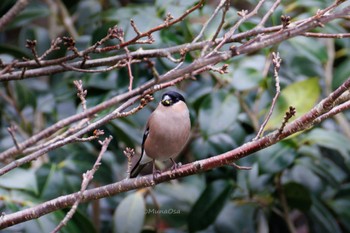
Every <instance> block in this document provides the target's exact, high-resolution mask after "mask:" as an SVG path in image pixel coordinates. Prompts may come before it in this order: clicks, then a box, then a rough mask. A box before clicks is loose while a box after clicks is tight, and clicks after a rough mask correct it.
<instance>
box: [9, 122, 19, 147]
mask: <svg viewBox="0 0 350 233" xmlns="http://www.w3.org/2000/svg"><path fill="white" fill-rule="evenodd" d="M7 131H8V132H9V133H10V135H11V138H12V140H13V143H14V144H15V147H16V148H17V150H18V149H19V146H18V142H17V139H16V135H15V134H16V131H17V126H16V125H12V124H11V126H10V127H8V128H7Z"/></svg>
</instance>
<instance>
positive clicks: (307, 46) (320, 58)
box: [289, 37, 328, 64]
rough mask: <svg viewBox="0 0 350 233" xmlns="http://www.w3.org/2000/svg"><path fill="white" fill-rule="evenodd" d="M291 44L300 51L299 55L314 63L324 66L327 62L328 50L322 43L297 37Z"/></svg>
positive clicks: (291, 40) (290, 41)
mask: <svg viewBox="0 0 350 233" xmlns="http://www.w3.org/2000/svg"><path fill="white" fill-rule="evenodd" d="M289 43H290V44H291V45H292V46H293V47H294V48H295V50H297V51H298V55H299V56H301V57H305V58H307V59H309V60H310V61H311V62H313V63H318V64H323V63H325V62H326V61H327V59H328V56H327V50H326V48H325V46H324V45H323V44H321V43H315V40H313V39H311V38H307V37H295V38H292V39H290V40H289Z"/></svg>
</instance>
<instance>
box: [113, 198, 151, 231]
mask: <svg viewBox="0 0 350 233" xmlns="http://www.w3.org/2000/svg"><path fill="white" fill-rule="evenodd" d="M145 211H146V207H145V201H144V198H143V196H142V193H140V192H136V193H133V194H131V195H128V196H127V197H125V198H124V199H123V200H122V201H121V202H120V204H119V205H118V207H117V209H116V211H115V213H114V216H113V223H114V228H113V232H115V233H128V232H130V233H134V232H141V230H142V227H143V222H144V219H145Z"/></svg>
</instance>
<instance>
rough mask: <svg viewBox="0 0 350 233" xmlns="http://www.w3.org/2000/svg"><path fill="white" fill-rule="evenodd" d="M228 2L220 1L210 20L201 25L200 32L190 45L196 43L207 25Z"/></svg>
mask: <svg viewBox="0 0 350 233" xmlns="http://www.w3.org/2000/svg"><path fill="white" fill-rule="evenodd" d="M227 1H228V0H221V1H220V3H219V5H218V6H217V7H216V8H215V10H214V12H213V13H212V14H211V16H210V18H209V19H208V20H207V21H206V22H205V24H204V25H203V27H202V29H201V31H200V32H199V33H198V35H197V36H196V38H194V39H193V40H192V42H191V43H192V44H193V43H196V42H197V41H198V40H199V39H200V38H201V37H202V36H203V34H204V32H205V30H206V29H207V27H208V25H209V23H210V22H211V21H212V20H213V19H214V18H215V16H216V15H217V14H218V13H219V11H220V9H221V8H222V7H223V6H224V5H225V4H226V2H227Z"/></svg>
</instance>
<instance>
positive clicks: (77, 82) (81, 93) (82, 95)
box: [73, 80, 87, 112]
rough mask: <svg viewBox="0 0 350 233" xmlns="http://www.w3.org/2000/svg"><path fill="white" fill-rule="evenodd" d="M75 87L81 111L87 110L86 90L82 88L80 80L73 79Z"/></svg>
mask: <svg viewBox="0 0 350 233" xmlns="http://www.w3.org/2000/svg"><path fill="white" fill-rule="evenodd" d="M73 83H74V86H75V88H76V89H77V91H78V93H77V96H78V97H79V99H80V101H81V106H82V108H83V112H85V111H86V110H87V108H86V99H85V97H86V95H87V90H84V88H83V81H81V80H74V81H73Z"/></svg>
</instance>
